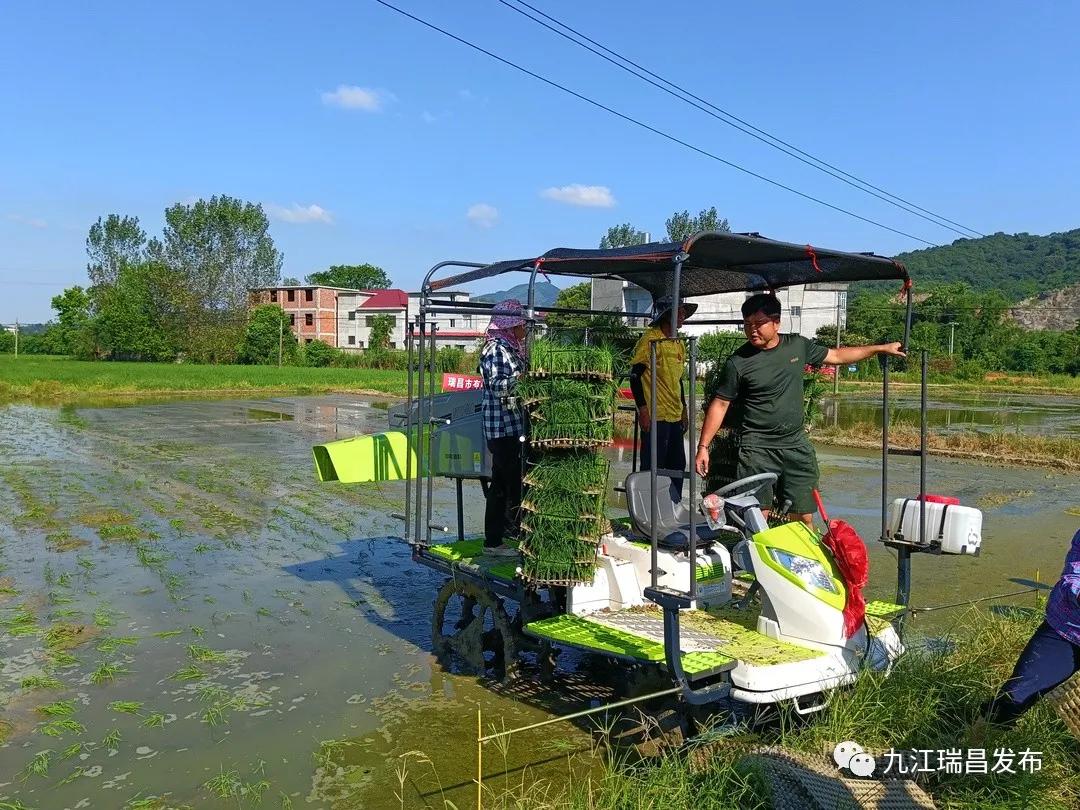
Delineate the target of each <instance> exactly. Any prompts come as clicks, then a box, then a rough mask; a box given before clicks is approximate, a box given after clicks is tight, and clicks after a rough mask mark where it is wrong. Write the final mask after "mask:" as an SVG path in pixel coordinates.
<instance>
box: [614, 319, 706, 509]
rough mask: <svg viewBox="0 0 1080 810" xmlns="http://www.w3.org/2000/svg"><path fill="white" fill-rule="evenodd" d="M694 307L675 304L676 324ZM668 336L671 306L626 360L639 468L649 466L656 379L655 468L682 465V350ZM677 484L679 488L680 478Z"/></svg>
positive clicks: (684, 421) (686, 422)
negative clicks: (638, 436)
mask: <svg viewBox="0 0 1080 810" xmlns="http://www.w3.org/2000/svg"><path fill="white" fill-rule="evenodd" d="M696 310H697V304H683V305H681V306H680V307H679V319H678V325H679V326H682V325H683V323H684V322H685V321H686V319H687V318H689V317H690V316H691V315H693V314H694V312H695V311H696ZM670 337H672V331H671V308H670V307H669V308H668V309H666V310H664V311H663V312H662V313H661V314H660V315H658V316H657V317H656V318H655V319H654V320H653V322H652V323H651V324H650V325H649V328H648V329H646V330H645V333H644V334H643V335H642V336H641V338H640V339H639V340H638V342H637V345H636V346H635V347H634V355H633V357H632V358H631V360H630V390H631V392H632V393H633V395H634V404H635V405H636V406H637V419H638V425H639V426H640V428H641V456H640V457H641V466H640V468H641V469H642V470H651V469H652V434H651V433H650V427H651V420H650V416H651V413H650V410H649V408H650V403H651V402H652V385H653V380H655V381H656V459H657V463H656V468H657V469H658V470H677V471H679V472H682V471H683V470H685V469H686V447H685V446H684V444H683V434H684V433H686V430H687V427H688V425H689V418H688V414H687V412H686V396H685V391H684V390H683V383H682V377H683V366H684V364H685V362H686V352H685V350H684V348H683V344H682V342H681V341H677V340H667V339H666V338H670ZM656 341H660V342H657V343H656V366H657V368H656V369H655V370H654V369H652V368H650V363H651V360H652V352H651V350H650V348H649V347H650V344H652V343H653V342H656ZM677 488H678V491H679V493H681V492H682V480H681V479H680V480H679V482H678V484H677Z"/></svg>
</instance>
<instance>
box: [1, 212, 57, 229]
mask: <svg viewBox="0 0 1080 810" xmlns="http://www.w3.org/2000/svg"><path fill="white" fill-rule="evenodd" d="M7 218H8V219H10V220H11V221H12V222H18V223H19V224H20V225H29V226H30V227H31V228H47V227H48V226H49V223H48V222H46V221H45V220H43V219H41V218H39V217H24V216H23V215H22V214H8V216H7Z"/></svg>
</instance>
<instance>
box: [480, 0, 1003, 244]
mask: <svg viewBox="0 0 1080 810" xmlns="http://www.w3.org/2000/svg"><path fill="white" fill-rule="evenodd" d="M498 2H499V3H501V4H502V5H504V6H506V7H507V8H509V9H511V10H513V11H516V12H517V13H518V14H521V15H522V16H524V17H527V18H528V19H530V20H532V21H533V22H535V23H536V24H537V25H541V26H543V27H544V28H547V29H548V30H549V31H552V32H553V33H555V34H558V35H559V36H561V37H563V38H564V39H566V40H568V41H570V42H573V43H574V44H575V45H578V46H579V47H582V48H584V49H585V50H587V51H589V52H591V53H593V54H595V55H597V56H599V57H600V58H601V59H604V60H605V61H607V62H610V63H611V64H613V65H615V66H616V67H617V68H619V69H621V70H623V71H626V72H627V73H629V74H631V75H632V76H636V77H637V78H639V79H641V80H642V81H645V82H647V83H648V84H651V85H652V86H653V87H656V88H657V89H659V90H662V91H664V92H665V93H667V94H668V95H671V96H674V97H675V98H677V99H679V100H680V101H683V102H685V103H687V104H690V105H691V106H693V107H695V108H697V109H698V110H701V111H702V112H704V113H705V114H706V115H710V116H712V117H713V118H715V119H717V120H718V121H722V122H723V123H725V124H727V125H728V126H731V127H734V128H735V129H737V130H739V131H740V132H742V133H744V134H746V135H749V136H750V137H751V138H755V139H757V140H759V141H761V142H762V143H764V144H766V145H768V146H771V147H773V148H774V149H777V150H779V151H781V152H783V153H784V154H786V155H788V156H790V157H793V158H795V159H796V160H798V161H800V162H802V163H805V164H806V165H807V166H810V167H812V168H815V169H817V170H818V171H821V172H824V173H825V174H827V175H829V176H830V177H833V178H835V179H837V180H839V181H841V182H842V183H847V184H848V185H849V186H851V187H852V188H856V189H858V190H859V191H862V192H864V193H866V194H869V195H871V196H873V197H877V198H878V199H879V200H883V201H884V202H887V203H889V204H890V205H893V206H896V207H897V208H900V209H901V210H903V211H907V212H908V213H909V214H914V215H915V216H917V217H921V218H922V219H925V220H926V221H927V222H932V223H933V224H935V225H937V226H939V227H942V228H945V229H947V230H950V231H953V232H954V233H957V234H959V235H960V236H962V237H964V238H969V237H970V235H971V234H974V235H976V236H985V235H986V234H984V233H982V232H980V231H977V230H975V229H974V228H969V227H968V226H966V225H962V224H960V223H958V222H955V221H954V220H951V219H949V218H948V217H944V216H942V215H941V214H936V213H934V212H933V211H930V210H928V209H926V208H923V207H922V206H919V205H916V204H915V203H913V202H910V201H909V200H905V199H904V198H903V197H900V196H898V195H896V194H893V193H891V192H889V191H886V190H885V189H883V188H880V187H879V186H875V185H874V184H873V183H870V182H868V181H866V180H862V179H860V178H859V177H856V176H855V175H853V174H851V173H849V172H846V171H844V170H843V169H841V168H839V167H837V166H834V165H833V164H831V163H829V162H827V161H825V160H822V159H821V158H818V157H815V156H814V155H812V154H810V153H809V152H806V151H804V150H802V149H800V148H799V147H797V146H795V145H794V144H791V143H788V142H787V141H785V140H783V139H782V138H779V137H777V136H775V135H772V134H770V133H768V132H766V131H765V130H763V129H761V128H760V127H757V126H755V125H754V124H751V123H750V122H749V121H746V120H744V119H742V118H740V117H739V116H737V115H735V114H734V113H731V112H728V111H727V110H724V109H723V108H721V107H718V106H717V105H715V104H713V103H712V102H710V101H708V100H706V99H704V98H701V97H700V96H698V95H695V94H694V93H693V92H691V91H689V90H687V89H686V88H684V87H682V86H680V85H678V84H676V83H675V82H673V81H671V80H670V79H666V78H664V77H663V76H660V75H658V74H656V73H654V72H652V71H651V70H649V69H648V68H646V67H644V66H643V65H641V64H639V63H637V62H635V61H633V60H632V59H630V58H628V57H626V56H623V55H622V54H620V53H618V52H617V51H614V50H612V49H611V48H608V47H607V46H605V45H603V44H601V43H600V42H597V41H596V40H595V39H592V38H591V37H589V36H588V35H586V34H583V33H581V32H580V31H578V30H577V29H575V28H573V27H572V26H569V25H567V24H566V23H564V22H562V21H560V20H558V19H556V18H555V17H552V16H551V15H549V14H546V13H544V12H543V11H541V10H540V9H538V8H536V7H535V6H532V5H530V4H529V3H526V2H525V1H524V0H516V2H517V3H519V4H520V5H522V6H525V7H526V8H528V9H530V10H532V11H534V12H536V13H537V14H539V15H540V16H541V17H544V18H545V19H547V20H550V21H551V22H553V23H555V25H557V26H559V27H560V28H564V29H566V31H570V32H571V33H572V34H573V35H574V36H576V37H580V38H581V39H582V40H585V42H582V41H580V40H578V39H574V37H572V36H570V35H568V34H566V33H564V32H563V31H560V30H558V29H557V28H554V27H552V26H551V25H548V24H547V23H545V22H544V21H543V20H540V19H537V18H536V17H534V16H533V15H531V14H529V13H528V12H526V11H523V10H522V9H520V8H518V7H517V6H515V5H513V4H511V3H510V2H508V0H498ZM586 42H587V43H591V45H595V46H596V48H593V47H590V45H588V44H586ZM597 48H599V49H600V50H597ZM601 51H604V52H605V53H606V54H610V55H611V56H607V55H605V53H601ZM611 57H614V58H611ZM616 60H619V61H616ZM622 62H625V63H626V64H621V63H622ZM627 65H630V66H631V67H627ZM638 71H641V72H640V73H639V72H638ZM643 73H644V74H646V75H642V74H643ZM649 77H652V78H649ZM653 79H656V80H657V81H653ZM661 82H662V84H661ZM664 85H667V86H666V87H665V86H664ZM680 94H681V95H680ZM702 105H704V106H702ZM879 192H880V193H879ZM946 223H947V224H946ZM953 226H955V227H953ZM961 229H962V230H961Z"/></svg>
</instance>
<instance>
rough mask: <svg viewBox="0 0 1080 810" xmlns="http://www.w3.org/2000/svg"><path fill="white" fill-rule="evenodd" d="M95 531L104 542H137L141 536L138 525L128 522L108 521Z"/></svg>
mask: <svg viewBox="0 0 1080 810" xmlns="http://www.w3.org/2000/svg"><path fill="white" fill-rule="evenodd" d="M97 533H98V537H100V538H101V539H102V540H104V541H105V542H106V543H110V542H115V543H137V542H138V541H139V538H140V537H141V536H142V535H141V533H140V532H139V529H138V527H136V526H132V525H131V524H130V523H110V524H108V525H106V526H102V527H101V528H100V529H98V530H97Z"/></svg>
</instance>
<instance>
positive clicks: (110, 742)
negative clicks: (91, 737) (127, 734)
mask: <svg viewBox="0 0 1080 810" xmlns="http://www.w3.org/2000/svg"><path fill="white" fill-rule="evenodd" d="M140 705H141V704H140ZM110 708H111V707H110ZM122 739H123V737H121V736H120V729H118V728H114V729H110V730H109V733H108V734H106V735H105V736H104V737H102V738H101V745H102V747H103V748H107V749H109V750H110V751H116V750H118V749H119V748H120V741H121V740H122Z"/></svg>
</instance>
